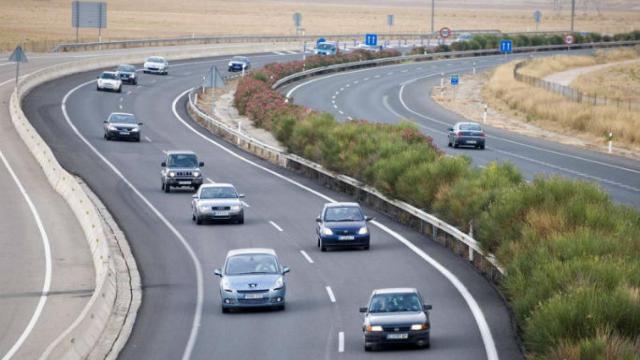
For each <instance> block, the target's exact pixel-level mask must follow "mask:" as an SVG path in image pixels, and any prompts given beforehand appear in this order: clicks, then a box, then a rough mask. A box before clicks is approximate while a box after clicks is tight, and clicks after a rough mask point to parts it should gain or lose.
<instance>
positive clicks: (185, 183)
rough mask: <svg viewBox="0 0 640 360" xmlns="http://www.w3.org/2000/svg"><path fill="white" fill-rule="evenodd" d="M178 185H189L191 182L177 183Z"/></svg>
mask: <svg viewBox="0 0 640 360" xmlns="http://www.w3.org/2000/svg"><path fill="white" fill-rule="evenodd" d="M178 185H191V181H178Z"/></svg>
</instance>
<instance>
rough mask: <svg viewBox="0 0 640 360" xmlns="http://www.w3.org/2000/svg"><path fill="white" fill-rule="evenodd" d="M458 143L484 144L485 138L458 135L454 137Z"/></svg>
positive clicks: (469, 144) (468, 144) (467, 144)
mask: <svg viewBox="0 0 640 360" xmlns="http://www.w3.org/2000/svg"><path fill="white" fill-rule="evenodd" d="M453 140H454V141H455V143H456V144H458V145H466V146H482V145H484V141H485V139H484V138H477V137H457V138H454V139H453Z"/></svg>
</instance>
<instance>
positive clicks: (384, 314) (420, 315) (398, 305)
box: [360, 288, 431, 351]
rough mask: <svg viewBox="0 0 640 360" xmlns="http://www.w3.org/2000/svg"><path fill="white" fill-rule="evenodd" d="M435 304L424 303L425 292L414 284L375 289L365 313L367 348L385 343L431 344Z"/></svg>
mask: <svg viewBox="0 0 640 360" xmlns="http://www.w3.org/2000/svg"><path fill="white" fill-rule="evenodd" d="M429 310H431V305H424V304H423V301H422V296H421V295H420V293H419V292H418V290H416V289H414V288H396V289H378V290H374V291H373V294H371V298H370V299H369V305H368V306H367V307H363V308H360V312H361V313H364V324H363V325H362V331H363V333H364V349H365V351H370V350H375V348H376V347H377V346H378V345H383V344H415V345H417V346H420V347H425V348H428V347H430V346H431V342H430V338H429V334H430V332H431V322H430V320H429Z"/></svg>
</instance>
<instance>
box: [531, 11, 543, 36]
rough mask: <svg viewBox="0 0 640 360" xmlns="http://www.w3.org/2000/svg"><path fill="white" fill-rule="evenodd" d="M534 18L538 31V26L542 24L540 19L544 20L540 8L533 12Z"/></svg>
mask: <svg viewBox="0 0 640 360" xmlns="http://www.w3.org/2000/svg"><path fill="white" fill-rule="evenodd" d="M533 20H534V21H535V22H536V32H537V31H538V27H539V26H540V21H541V20H542V12H541V11H540V10H536V11H534V12H533Z"/></svg>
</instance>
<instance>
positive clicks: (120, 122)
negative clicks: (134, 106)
mask: <svg viewBox="0 0 640 360" xmlns="http://www.w3.org/2000/svg"><path fill="white" fill-rule="evenodd" d="M140 126H142V123H141V122H139V121H138V120H136V117H135V116H134V115H133V114H127V113H111V115H109V117H108V118H107V120H105V121H104V138H105V139H107V140H111V139H131V140H133V141H137V142H140V132H141V131H140Z"/></svg>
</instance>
